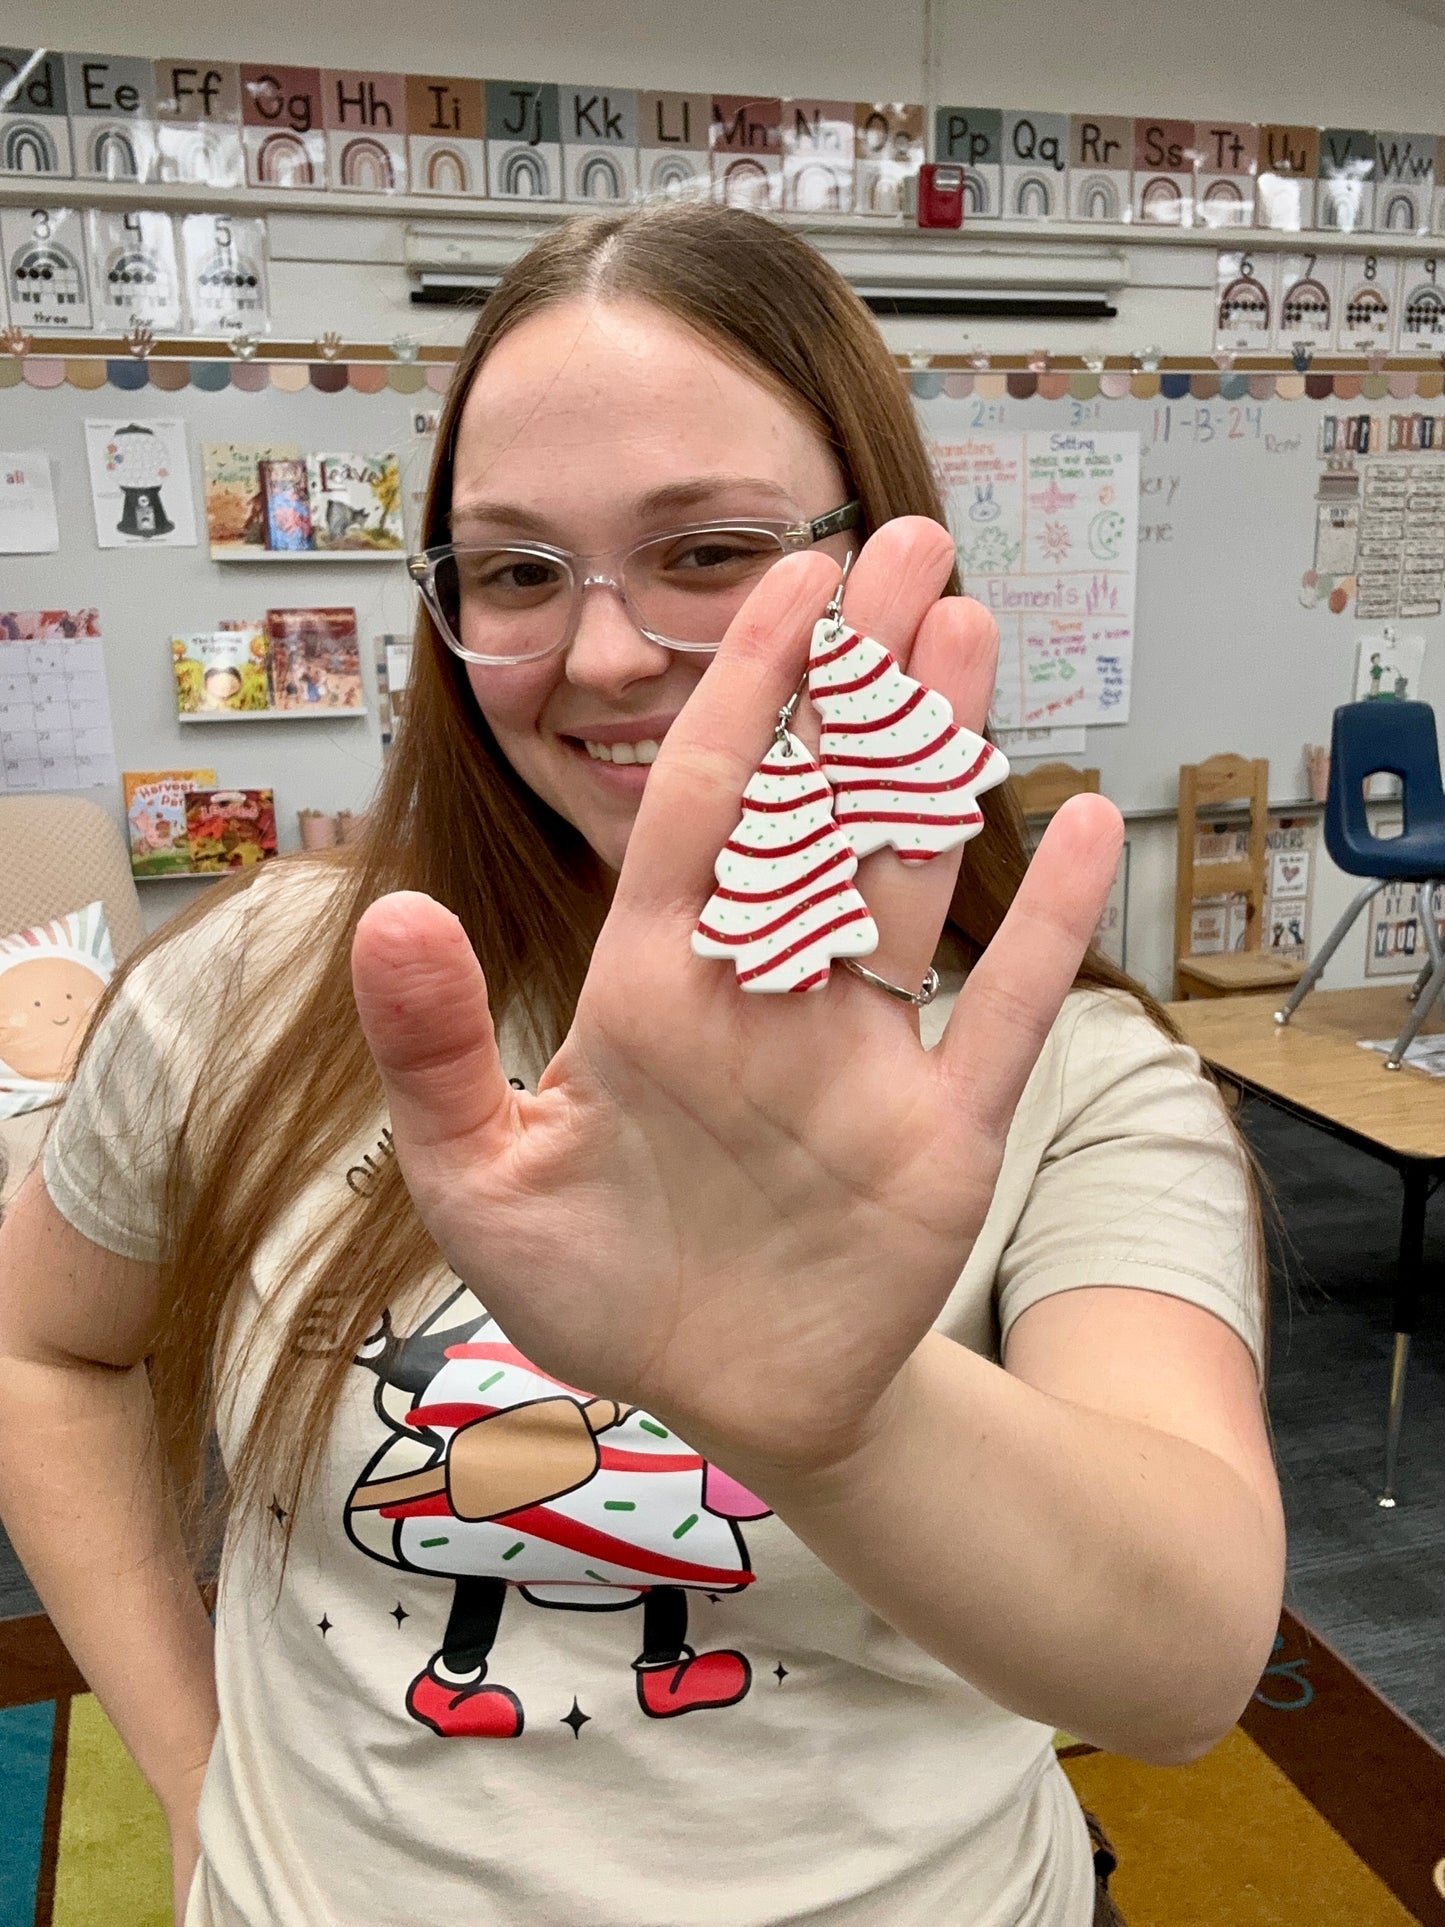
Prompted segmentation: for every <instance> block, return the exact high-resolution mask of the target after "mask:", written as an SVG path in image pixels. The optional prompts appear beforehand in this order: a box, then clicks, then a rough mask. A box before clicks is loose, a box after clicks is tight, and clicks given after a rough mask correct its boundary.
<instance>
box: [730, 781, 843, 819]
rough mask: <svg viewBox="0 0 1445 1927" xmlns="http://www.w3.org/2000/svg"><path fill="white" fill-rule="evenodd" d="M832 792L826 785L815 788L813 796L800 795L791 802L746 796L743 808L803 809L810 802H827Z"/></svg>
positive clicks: (771, 809) (770, 809)
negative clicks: (770, 800)
mask: <svg viewBox="0 0 1445 1927" xmlns="http://www.w3.org/2000/svg"><path fill="white" fill-rule="evenodd" d="M832 794H833V792H832V791H831V790H830V789H827V788H826V787H825V788H823V789H820V790H814V792H813V794H812V795H811V796H800V797H798V798H797V799H796V800H795V801H793V802H791V803H755V802H754V801H753V800H752V798H751V797H749V796H745V797H744V798H743V808H744V809H745V810H764V811H768V812H770V813H771V812H777V811H787V810H803V809H806V808H807V807H808V805H809V804H810V803H826V802H827V800H828V798H829V797H830V796H831V795H832Z"/></svg>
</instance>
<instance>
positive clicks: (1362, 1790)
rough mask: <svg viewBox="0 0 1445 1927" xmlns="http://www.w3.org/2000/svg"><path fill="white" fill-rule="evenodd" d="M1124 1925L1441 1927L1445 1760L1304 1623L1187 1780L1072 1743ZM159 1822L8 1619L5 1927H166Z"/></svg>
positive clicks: (47, 1639) (2, 1869) (32, 1621)
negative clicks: (1114, 1858) (1104, 1838)
mask: <svg viewBox="0 0 1445 1927" xmlns="http://www.w3.org/2000/svg"><path fill="white" fill-rule="evenodd" d="M1059 1750H1060V1756H1061V1758H1062V1760H1063V1763H1064V1770H1065V1771H1066V1772H1067V1773H1068V1775H1069V1778H1070V1780H1071V1781H1072V1782H1073V1784H1074V1787H1075V1789H1076V1791H1077V1793H1078V1795H1079V1798H1080V1800H1081V1801H1082V1802H1083V1803H1084V1805H1085V1806H1087V1807H1089V1808H1090V1809H1091V1810H1092V1811H1093V1812H1095V1813H1097V1814H1098V1816H1099V1818H1100V1819H1101V1820H1102V1822H1103V1824H1104V1828H1105V1831H1106V1832H1107V1833H1108V1834H1109V1836H1110V1838H1111V1839H1112V1841H1113V1844H1114V1846H1115V1848H1116V1850H1117V1852H1118V1856H1119V1867H1118V1871H1117V1872H1116V1873H1115V1875H1114V1881H1113V1886H1114V1893H1115V1897H1116V1899H1117V1901H1118V1904H1119V1907H1120V1909H1121V1911H1122V1913H1123V1915H1124V1919H1125V1921H1126V1923H1127V1927H1445V1753H1441V1752H1440V1751H1439V1750H1438V1749H1437V1748H1436V1747H1435V1745H1434V1744H1433V1743H1432V1742H1431V1741H1430V1740H1428V1739H1427V1738H1426V1737H1425V1735H1424V1734H1423V1733H1421V1732H1420V1731H1419V1730H1418V1729H1417V1728H1415V1727H1414V1726H1412V1725H1411V1724H1410V1722H1409V1721H1408V1720H1406V1719H1404V1718H1403V1717H1402V1716H1401V1715H1400V1714H1399V1713H1397V1712H1395V1710H1394V1709H1393V1708H1392V1707H1391V1706H1389V1705H1388V1704H1387V1703H1386V1702H1385V1701H1384V1700H1382V1699H1381V1698H1380V1697H1379V1695H1378V1694H1377V1693H1375V1692H1373V1691H1372V1690H1371V1688H1370V1687H1369V1686H1368V1685H1367V1684H1366V1683H1365V1681H1364V1680H1363V1679H1362V1678H1361V1677H1360V1676H1359V1674H1358V1673H1356V1672H1355V1671H1354V1670H1353V1669H1352V1668H1351V1667H1349V1666H1347V1665H1346V1664H1345V1663H1344V1661H1343V1660H1341V1659H1340V1658H1339V1657H1338V1655H1337V1654H1335V1653H1334V1652H1332V1651H1331V1649H1330V1648H1329V1647H1328V1646H1327V1645H1325V1644H1324V1642H1323V1641H1322V1640H1320V1639H1318V1638H1317V1637H1315V1636H1314V1635H1312V1634H1311V1633H1310V1632H1309V1631H1308V1630H1307V1629H1306V1628H1305V1627H1304V1626H1303V1625H1302V1624H1301V1623H1300V1622H1299V1621H1298V1620H1296V1619H1295V1618H1294V1617H1293V1616H1292V1615H1291V1614H1289V1613H1286V1614H1285V1616H1284V1618H1283V1620H1282V1622H1281V1627H1280V1634H1279V1638H1278V1641H1277V1643H1276V1647H1275V1652H1274V1656H1273V1658H1272V1660H1271V1662H1270V1664H1269V1666H1268V1667H1267V1668H1266V1670H1265V1673H1264V1677H1263V1678H1262V1679H1261V1681H1260V1684H1259V1688H1258V1690H1257V1691H1256V1693H1255V1696H1254V1699H1253V1701H1252V1702H1251V1704H1250V1706H1249V1708H1248V1710H1247V1711H1246V1713H1245V1715H1244V1718H1243V1719H1242V1720H1241V1721H1240V1724H1239V1725H1238V1726H1237V1727H1235V1728H1234V1730H1233V1731H1232V1732H1231V1733H1229V1734H1228V1735H1227V1736H1226V1737H1225V1739H1224V1740H1222V1741H1221V1743H1220V1744H1219V1745H1218V1746H1216V1747H1215V1748H1213V1750H1212V1751H1211V1752H1210V1753H1209V1754H1207V1755H1206V1757H1205V1758H1204V1759H1202V1760H1199V1761H1197V1762H1195V1764H1193V1765H1192V1766H1187V1767H1174V1768H1160V1767H1148V1766H1141V1765H1139V1764H1138V1763H1137V1762H1136V1761H1133V1760H1126V1759H1123V1758H1121V1757H1119V1756H1117V1755H1114V1754H1109V1753H1101V1752H1098V1751H1096V1750H1095V1749H1093V1748H1092V1747H1087V1746H1080V1745H1076V1744H1073V1743H1071V1742H1069V1741H1068V1740H1067V1739H1066V1737H1065V1736H1062V1735H1061V1736H1060V1743H1059ZM170 1921H171V1901H170V1859H169V1851H168V1847H167V1843H166V1833H165V1826H164V1823H163V1822H162V1819H161V1814H160V1809H159V1808H158V1807H157V1805H156V1803H155V1801H154V1799H153V1798H152V1797H151V1794H150V1792H149V1790H148V1788H147V1787H146V1785H145V1783H144V1781H143V1780H142V1779H141V1777H140V1775H139V1773H138V1772H137V1771H136V1769H135V1767H134V1765H133V1764H132V1763H131V1761H130V1759H129V1757H128V1755H127V1754H126V1752H125V1749H124V1748H123V1747H122V1745H121V1743H120V1741H119V1739H118V1738H117V1736H116V1733H115V1730H114V1728H113V1727H112V1726H111V1725H110V1723H109V1722H108V1721H107V1719H106V1718H105V1715H104V1714H103V1713H102V1712H101V1710H100V1708H99V1706H98V1705H97V1703H96V1701H95V1699H94V1697H93V1696H92V1695H91V1694H89V1693H87V1692H86V1691H85V1689H84V1682H83V1681H82V1680H81V1678H80V1676H79V1674H78V1673H77V1672H76V1670H75V1668H74V1666H73V1664H72V1663H71V1661H70V1659H69V1656H68V1655H67V1654H66V1652H65V1649H64V1647H63V1646H62V1645H61V1643H60V1641H59V1639H58V1638H57V1636H56V1634H55V1632H54V1631H53V1629H52V1628H51V1626H50V1624H49V1622H48V1621H47V1620H46V1619H44V1618H43V1617H41V1616H39V1615H36V1616H31V1617H27V1618H23V1619H11V1620H6V1621H3V1622H0V1927H169V1924H170Z"/></svg>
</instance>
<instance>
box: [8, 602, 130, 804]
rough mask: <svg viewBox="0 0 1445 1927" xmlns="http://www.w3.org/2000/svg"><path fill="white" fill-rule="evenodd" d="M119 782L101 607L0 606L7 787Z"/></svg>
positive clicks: (67, 787)
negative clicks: (101, 635) (15, 607)
mask: <svg viewBox="0 0 1445 1927" xmlns="http://www.w3.org/2000/svg"><path fill="white" fill-rule="evenodd" d="M115 780H116V770H115V738H114V735H113V733H112V730H111V721H110V696H109V693H108V691H107V689H106V682H105V657H104V654H103V651H102V645H101V640H100V615H99V612H98V611H97V610H95V609H6V610H0V793H4V792H6V791H10V792H24V791H27V790H83V789H101V788H104V787H106V786H107V785H109V784H112V783H114V782H115Z"/></svg>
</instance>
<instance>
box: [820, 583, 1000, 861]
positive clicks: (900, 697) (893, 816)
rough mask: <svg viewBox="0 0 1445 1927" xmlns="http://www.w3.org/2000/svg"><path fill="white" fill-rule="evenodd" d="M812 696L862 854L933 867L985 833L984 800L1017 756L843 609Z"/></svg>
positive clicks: (824, 625)
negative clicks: (965, 720)
mask: <svg viewBox="0 0 1445 1927" xmlns="http://www.w3.org/2000/svg"><path fill="white" fill-rule="evenodd" d="M808 694H809V696H810V697H811V698H812V701H813V706H814V708H815V709H816V710H817V711H818V714H819V715H820V716H821V717H822V719H823V732H822V743H821V760H822V765H823V773H824V775H825V776H826V777H827V778H828V781H829V782H830V783H831V784H832V785H833V790H834V806H833V807H834V813H835V815H836V817H837V819H838V826H839V828H840V829H841V830H842V832H843V834H844V835H845V836H846V837H847V839H848V841H849V842H850V843H851V844H852V846H853V849H854V851H855V853H856V854H857V855H858V856H860V857H861V856H868V855H869V854H871V852H872V851H874V850H881V849H883V848H884V847H885V846H887V845H888V844H891V845H892V846H893V848H894V849H895V850H897V852H898V854H899V856H900V857H901V858H902V859H903V861H904V862H905V863H926V862H927V861H928V860H929V858H930V857H935V856H938V855H939V854H940V853H941V852H942V851H944V850H952V849H956V848H957V846H958V845H959V844H960V843H966V842H968V840H969V838H970V837H974V836H977V835H978V833H979V831H980V830H981V829H982V828H983V812H982V811H981V810H980V809H979V807H978V797H979V795H980V794H981V793H982V792H983V791H984V790H989V789H992V788H993V787H994V785H995V784H996V783H1001V782H1003V780H1004V778H1005V777H1006V776H1007V775H1008V759H1007V758H1006V757H1005V756H1004V754H1003V752H1002V751H1001V750H998V749H995V748H994V746H993V744H992V743H988V742H985V741H984V739H983V737H982V736H975V735H974V733H973V731H972V730H969V729H965V728H964V727H963V726H962V724H960V723H956V722H955V721H954V720H953V708H952V705H951V704H950V703H949V701H948V698H947V697H946V696H940V695H939V693H938V691H937V690H936V689H929V688H928V687H927V686H926V685H925V684H923V683H921V682H915V681H914V679H913V678H912V677H911V676H907V675H905V674H904V673H903V671H902V670H901V669H900V668H899V667H898V664H897V662H896V661H895V660H894V658H893V657H892V655H890V654H889V652H888V650H886V649H885V648H884V647H883V645H882V643H880V642H874V641H873V640H872V638H871V637H869V636H863V635H859V634H858V632H857V631H856V630H853V629H849V628H848V627H847V626H846V625H845V624H844V623H843V622H842V621H841V620H839V619H838V618H837V617H836V616H833V615H826V616H824V617H823V618H822V620H821V621H820V622H818V623H817V624H816V625H815V627H814V629H813V642H812V647H811V649H810V651H809V655H808Z"/></svg>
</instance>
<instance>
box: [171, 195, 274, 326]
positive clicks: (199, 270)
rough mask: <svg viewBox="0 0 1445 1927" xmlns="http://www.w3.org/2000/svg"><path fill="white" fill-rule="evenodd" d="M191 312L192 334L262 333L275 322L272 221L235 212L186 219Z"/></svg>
mask: <svg viewBox="0 0 1445 1927" xmlns="http://www.w3.org/2000/svg"><path fill="white" fill-rule="evenodd" d="M181 258H182V261H183V263H184V269H185V277H186V311H187V314H188V315H189V317H190V329H191V333H192V334H198V335H229V334H258V333H262V332H264V330H265V329H266V327H267V326H268V325H269V322H268V314H269V309H270V303H269V301H268V300H267V295H266V223H265V222H264V221H263V220H252V219H249V218H243V217H241V216H238V215H232V214H187V215H186V216H185V218H184V219H183V220H182V222H181Z"/></svg>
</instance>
